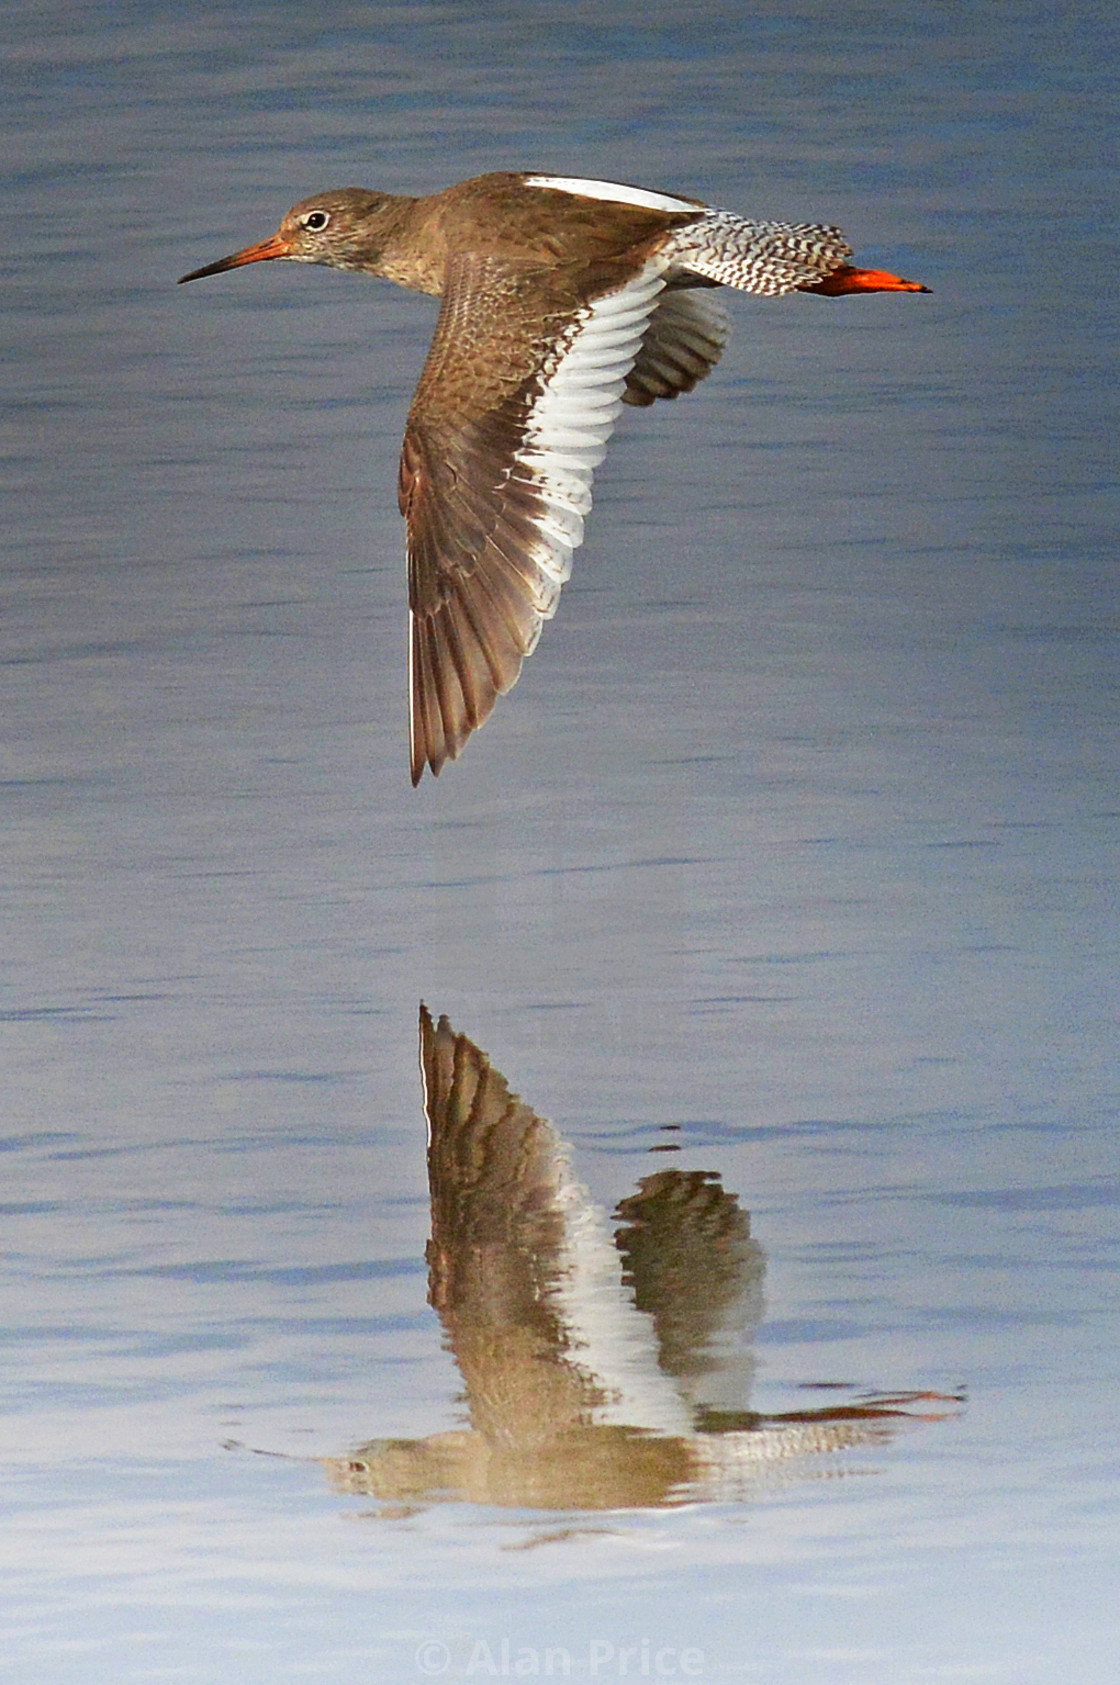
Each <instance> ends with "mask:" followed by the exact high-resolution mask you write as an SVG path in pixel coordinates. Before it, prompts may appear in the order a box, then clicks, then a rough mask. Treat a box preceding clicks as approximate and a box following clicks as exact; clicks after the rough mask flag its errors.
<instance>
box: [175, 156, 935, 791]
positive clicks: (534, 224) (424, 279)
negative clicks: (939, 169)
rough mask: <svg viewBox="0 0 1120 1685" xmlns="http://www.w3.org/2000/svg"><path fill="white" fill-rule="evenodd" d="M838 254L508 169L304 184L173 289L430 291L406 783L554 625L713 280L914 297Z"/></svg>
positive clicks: (846, 252) (451, 751)
mask: <svg viewBox="0 0 1120 1685" xmlns="http://www.w3.org/2000/svg"><path fill="white" fill-rule="evenodd" d="M851 256H852V248H851V247H850V246H849V245H848V243H847V241H846V240H845V239H844V236H843V235H842V234H841V233H840V231H839V229H837V228H831V227H826V226H821V225H818V224H816V223H787V222H772V221H756V220H751V219H749V218H746V217H742V216H738V215H737V214H736V213H734V212H733V211H723V210H717V209H715V208H714V207H712V206H709V205H705V204H703V203H702V202H701V201H699V200H697V199H686V198H680V197H678V196H676V195H674V194H669V193H653V192H648V191H646V190H645V189H643V188H638V187H625V186H621V185H619V184H618V183H615V182H607V181H585V180H583V179H582V178H577V177H571V176H547V175H528V174H514V173H510V172H503V173H498V174H493V175H484V176H477V177H475V178H474V179H472V180H470V181H463V182H460V183H458V185H457V186H455V187H449V188H445V189H444V191H443V192H440V193H434V194H430V195H428V196H426V197H424V198H408V197H404V196H401V195H398V194H392V193H376V192H369V191H367V190H365V189H364V188H358V187H344V188H338V189H336V190H334V191H330V192H326V193H317V194H315V195H314V196H313V197H312V198H310V199H304V200H302V201H301V202H300V203H299V204H298V205H296V206H294V207H293V208H292V210H290V211H289V212H288V214H287V216H286V217H285V218H284V220H283V222H282V223H281V224H280V227H279V230H278V231H277V232H276V233H275V234H273V235H272V236H271V237H270V238H269V239H267V240H262V241H261V242H260V243H259V244H258V245H255V246H248V247H246V248H245V250H244V251H240V252H235V253H234V254H233V255H232V256H231V257H224V258H221V259H219V261H218V262H217V263H209V264H207V265H205V267H204V268H202V269H195V270H193V271H192V272H191V273H190V274H189V275H184V276H183V277H182V280H183V281H197V280H200V279H201V278H202V277H203V276H206V275H219V274H221V273H222V272H223V271H224V270H227V269H237V268H240V267H241V266H242V265H243V264H247V263H262V262H266V261H268V260H270V259H273V258H286V259H288V260H289V261H291V262H295V263H322V264H327V265H329V266H330V267H332V268H335V269H353V270H362V271H364V272H365V273H366V274H370V275H379V276H382V277H384V278H385V279H386V280H389V281H396V282H397V283H398V284H399V285H401V286H404V287H411V288H414V289H416V290H418V291H420V292H425V293H431V294H433V295H434V296H436V297H438V298H439V299H440V300H441V301H442V302H441V306H440V313H439V320H438V321H437V323H436V330H435V336H434V338H433V340H432V345H431V349H430V350H429V352H428V359H427V362H426V363H425V365H424V369H423V372H422V374H421V376H420V383H419V385H418V386H417V388H416V393H415V396H414V397H413V400H412V407H411V409H410V411H409V415H408V422H407V425H406V427H405V435H404V447H403V450H402V452H401V464H400V486H399V496H400V508H401V513H402V514H403V516H404V518H405V521H406V524H407V531H408V593H409V620H410V644H409V669H410V687H409V689H410V714H409V719H410V738H411V755H412V782H413V784H414V785H415V784H418V783H419V782H420V779H421V777H422V776H423V773H424V769H425V767H430V768H431V770H432V772H433V773H434V774H438V773H439V772H440V770H441V768H442V767H443V766H444V765H445V763H446V762H447V761H449V760H455V759H456V758H457V756H458V754H459V752H460V750H461V749H462V747H463V745H464V743H465V742H466V741H467V738H468V737H469V736H470V735H471V733H472V732H473V731H476V730H477V729H478V727H479V726H480V725H482V724H483V723H484V721H485V720H486V719H487V718H488V717H489V715H490V712H491V710H492V709H493V707H494V703H495V701H496V700H497V698H498V697H499V696H501V695H504V693H505V692H506V691H508V690H510V689H511V688H512V687H513V685H514V684H515V683H516V682H517V678H518V675H519V674H520V672H521V663H522V661H523V660H524V658H525V657H526V656H527V655H529V654H530V653H531V652H532V650H533V649H534V648H535V646H536V642H537V639H538V638H539V636H540V632H541V627H542V625H543V624H544V622H545V621H546V620H548V619H550V618H551V617H552V615H553V614H554V613H555V611H556V604H557V601H558V599H559V595H560V587H561V586H562V585H563V584H564V582H565V580H567V579H568V577H569V575H570V573H571V564H572V553H573V551H574V550H576V549H577V548H578V546H579V545H580V543H581V542H582V540H583V521H584V516H585V515H586V514H587V512H588V510H589V509H590V507H591V481H592V475H593V473H594V470H595V468H596V466H597V465H598V464H599V462H600V461H601V460H602V458H603V454H604V451H605V448H606V443H607V440H608V439H609V437H610V435H611V432H612V430H613V428H614V424H615V421H616V419H617V417H618V414H619V411H620V409H621V406H622V404H624V403H628V404H636V405H646V404H651V403H653V401H654V399H655V398H675V397H677V396H678V395H679V394H680V393H681V392H689V391H691V390H692V388H693V387H694V386H695V385H696V384H697V382H698V381H701V380H703V378H704V376H705V375H707V374H708V373H709V372H710V371H711V369H712V368H713V367H714V366H715V364H716V363H717V362H718V360H719V358H720V356H721V354H722V352H723V348H724V345H725V344H726V342H727V337H728V334H729V332H730V323H729V321H728V318H727V315H726V313H725V311H724V309H723V307H722V305H721V304H720V303H718V302H717V300H716V299H715V297H714V296H713V291H714V289H716V288H718V287H737V288H739V289H740V290H742V291H744V292H750V293H760V294H766V295H770V296H775V295H777V294H781V293H789V292H809V293H822V294H825V295H828V296H835V295H839V294H842V293H857V292H928V290H929V289H928V288H927V287H924V286H922V285H921V283H920V282H918V281H905V280H903V279H902V278H901V277H900V276H897V275H891V274H889V273H888V272H887V271H886V270H882V269H857V268H854V267H853V266H852V265H851V264H850V263H849V262H848V259H849V258H850V257H851Z"/></svg>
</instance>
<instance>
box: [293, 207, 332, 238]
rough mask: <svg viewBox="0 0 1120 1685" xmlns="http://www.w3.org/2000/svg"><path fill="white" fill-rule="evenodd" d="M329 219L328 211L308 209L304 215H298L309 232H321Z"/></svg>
mask: <svg viewBox="0 0 1120 1685" xmlns="http://www.w3.org/2000/svg"><path fill="white" fill-rule="evenodd" d="M330 220H331V219H330V213H329V212H328V211H308V213H307V215H306V216H303V217H300V221H301V222H302V224H303V226H304V227H305V228H306V230H307V232H308V233H309V234H321V233H322V232H323V230H324V228H326V227H327V225H328V223H329V222H330Z"/></svg>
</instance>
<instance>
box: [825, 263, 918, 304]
mask: <svg viewBox="0 0 1120 1685" xmlns="http://www.w3.org/2000/svg"><path fill="white" fill-rule="evenodd" d="M797 290H798V292H802V293H823V294H824V296H825V297H826V298H839V297H840V295H841V294H842V293H928V292H929V288H928V287H923V285H922V283H921V282H920V281H904V280H903V279H902V276H901V275H892V274H891V273H890V271H889V270H887V269H853V268H852V267H851V265H850V264H847V263H842V264H841V265H840V267H839V269H834V270H833V271H832V274H831V275H826V276H825V278H824V280H823V281H816V282H814V284H813V285H812V286H811V287H808V286H806V287H798V289H797Z"/></svg>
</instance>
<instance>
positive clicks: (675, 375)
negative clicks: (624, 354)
mask: <svg viewBox="0 0 1120 1685" xmlns="http://www.w3.org/2000/svg"><path fill="white" fill-rule="evenodd" d="M730 332H731V321H730V318H729V317H728V314H727V311H726V310H725V309H724V308H723V305H722V304H721V303H720V302H719V300H718V299H717V298H715V297H713V294H712V292H711V291H710V290H709V289H708V288H707V287H705V286H693V285H691V284H687V285H681V284H676V285H675V284H674V283H673V282H672V281H670V282H669V284H668V285H667V286H666V288H665V291H664V292H663V293H662V294H661V297H660V298H659V299H658V301H657V306H656V308H655V310H654V312H653V315H652V316H651V317H650V319H649V325H648V326H647V328H646V331H645V334H644V336H643V338H642V345H641V349H640V351H639V352H638V355H637V358H636V360H635V362H634V366H633V368H632V369H631V370H630V373H629V374H628V375H627V377H626V390H625V392H624V393H623V394H622V396H623V400H624V402H625V403H627V404H638V405H645V404H652V403H653V401H654V399H655V398H676V397H679V396H680V394H681V393H682V392H691V391H692V388H693V387H694V386H696V385H698V384H699V382H700V381H702V380H703V379H704V377H705V376H706V375H709V374H711V372H712V370H713V369H714V368H715V366H716V364H717V363H718V362H719V360H720V357H721V356H722V355H723V348H724V346H725V345H726V344H727V340H728V336H729V334H730Z"/></svg>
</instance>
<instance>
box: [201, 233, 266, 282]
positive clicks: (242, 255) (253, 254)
mask: <svg viewBox="0 0 1120 1685" xmlns="http://www.w3.org/2000/svg"><path fill="white" fill-rule="evenodd" d="M291 249H292V248H291V245H290V244H289V242H288V241H287V240H285V239H284V238H283V236H282V235H280V234H271V235H269V237H268V239H267V240H262V241H261V242H260V244H259V245H256V246H246V247H245V250H244V251H243V252H234V254H233V256H232V257H220V258H219V259H218V261H217V263H208V264H207V265H206V267H205V268H204V269H192V270H191V272H190V274H189V275H180V277H179V285H180V286H182V284H183V282H184V281H201V280H202V278H203V276H204V275H221V274H222V273H223V272H224V271H225V270H227V269H240V268H241V265H242V264H243V263H267V262H268V261H269V259H270V258H274V257H287V256H288V255H289V253H290V252H291Z"/></svg>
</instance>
